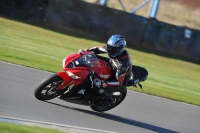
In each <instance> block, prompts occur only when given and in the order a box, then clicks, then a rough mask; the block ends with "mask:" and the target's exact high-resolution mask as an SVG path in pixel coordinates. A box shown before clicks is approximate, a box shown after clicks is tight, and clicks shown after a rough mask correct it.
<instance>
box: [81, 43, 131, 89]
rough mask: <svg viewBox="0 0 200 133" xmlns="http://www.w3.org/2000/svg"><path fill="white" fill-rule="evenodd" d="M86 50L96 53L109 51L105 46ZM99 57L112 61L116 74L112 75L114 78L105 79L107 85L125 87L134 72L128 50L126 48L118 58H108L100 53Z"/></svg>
mask: <svg viewBox="0 0 200 133" xmlns="http://www.w3.org/2000/svg"><path fill="white" fill-rule="evenodd" d="M84 51H88V52H89V51H92V52H94V53H95V54H101V53H107V50H106V47H105V46H96V47H93V48H90V49H85V50H84ZM97 58H99V59H103V60H106V59H107V60H106V61H109V62H110V64H111V66H112V68H113V72H114V73H115V75H113V76H111V77H114V78H111V79H108V80H107V81H104V82H105V83H106V84H107V87H122V86H124V87H125V86H126V84H127V83H128V81H129V79H130V77H131V74H132V62H131V58H130V56H129V54H128V52H127V51H126V50H124V51H123V53H122V54H121V55H119V56H118V57H116V58H110V59H108V58H105V57H101V56H98V55H97ZM114 73H113V74H114ZM132 76H133V75H132Z"/></svg>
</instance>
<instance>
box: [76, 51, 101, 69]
mask: <svg viewBox="0 0 200 133" xmlns="http://www.w3.org/2000/svg"><path fill="white" fill-rule="evenodd" d="M74 63H75V65H76V66H88V67H101V64H100V63H99V60H98V59H97V57H96V55H95V54H94V53H93V52H92V53H89V54H86V55H83V56H82V57H80V58H78V59H77V60H76V61H74Z"/></svg>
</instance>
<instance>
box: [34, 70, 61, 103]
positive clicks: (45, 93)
mask: <svg viewBox="0 0 200 133" xmlns="http://www.w3.org/2000/svg"><path fill="white" fill-rule="evenodd" d="M63 82H64V80H63V79H62V78H60V77H59V76H58V75H57V74H53V75H52V76H51V77H49V78H48V79H46V80H44V81H42V83H41V84H40V85H39V86H38V87H37V88H36V89H35V92H34V95H35V97H36V98H37V99H38V100H41V101H44V100H50V99H53V98H55V97H57V96H59V95H60V94H59V93H58V90H57V87H58V86H60V85H61V84H62V83H63Z"/></svg>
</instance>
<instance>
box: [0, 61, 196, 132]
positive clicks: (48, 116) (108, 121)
mask: <svg viewBox="0 0 200 133" xmlns="http://www.w3.org/2000/svg"><path fill="white" fill-rule="evenodd" d="M51 74H52V73H50V72H45V71H41V70H36V69H32V68H28V67H23V66H19V65H14V64H10V63H5V62H1V61H0V116H5V117H14V118H19V119H26V120H32V121H42V122H47V123H56V124H64V125H70V126H75V127H83V128H90V129H96V130H102V131H108V132H119V133H151V132H159V133H179V132H180V133H199V132H200V107H199V106H194V105H190V104H185V103H182V102H177V101H173V100H168V99H164V98H160V97H155V96H151V95H147V94H142V93H138V92H133V91H128V94H127V97H126V99H125V100H124V101H123V102H122V103H121V104H120V105H119V106H117V107H116V108H114V109H112V110H110V111H107V112H104V113H98V112H95V111H93V110H91V109H90V108H89V107H88V106H82V105H76V104H72V103H67V102H64V101H62V100H59V99H53V100H50V101H46V102H43V101H39V100H37V99H36V98H35V97H34V89H35V87H36V86H37V85H38V84H39V82H40V81H41V80H43V79H45V78H48V77H49V76H50V75H51ZM146 82H148V79H147V81H146ZM144 84H145V82H144ZM144 89H151V88H144Z"/></svg>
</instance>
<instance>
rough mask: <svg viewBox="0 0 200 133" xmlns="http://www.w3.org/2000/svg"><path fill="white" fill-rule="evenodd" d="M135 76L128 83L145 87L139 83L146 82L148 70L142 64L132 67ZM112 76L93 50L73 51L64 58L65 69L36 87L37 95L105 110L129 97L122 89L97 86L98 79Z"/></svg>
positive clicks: (42, 97)
mask: <svg viewBox="0 0 200 133" xmlns="http://www.w3.org/2000/svg"><path fill="white" fill-rule="evenodd" d="M132 72H133V74H134V78H131V79H130V81H129V83H128V84H127V86H134V87H135V86H136V85H137V84H138V85H139V86H140V88H142V85H141V84H140V82H142V81H145V80H146V78H147V76H148V71H147V70H146V69H145V68H142V67H139V66H132ZM111 75H112V68H111V65H110V64H109V62H106V61H105V60H101V59H98V58H97V56H96V55H95V54H94V53H93V52H86V53H83V54H78V53H77V54H72V55H69V56H67V57H66V58H65V59H64V60H63V71H60V72H57V73H56V74H53V75H52V76H51V77H49V78H48V79H46V80H44V81H42V83H40V85H39V86H38V87H37V88H36V89H35V93H34V94H35V97H36V98H37V99H39V100H42V101H44V100H50V99H53V98H56V97H58V98H59V99H62V100H64V101H67V102H71V103H76V104H81V105H87V106H90V108H91V109H93V110H95V111H98V112H103V111H107V110H110V109H112V108H114V107H116V106H117V105H119V104H120V103H121V102H122V101H123V100H124V99H125V97H126V93H127V90H126V89H123V88H118V87H114V88H109V89H106V88H98V87H96V86H95V85H96V83H94V82H95V81H96V80H97V79H98V80H107V79H109V78H110V77H111Z"/></svg>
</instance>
